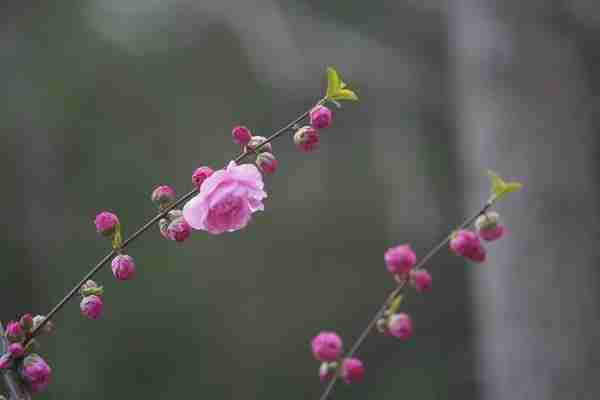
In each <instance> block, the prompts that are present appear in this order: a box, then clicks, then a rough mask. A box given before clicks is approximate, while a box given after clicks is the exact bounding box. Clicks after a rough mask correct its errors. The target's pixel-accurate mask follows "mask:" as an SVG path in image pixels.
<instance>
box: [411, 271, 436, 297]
mask: <svg viewBox="0 0 600 400" xmlns="http://www.w3.org/2000/svg"><path fill="white" fill-rule="evenodd" d="M431 281H432V279H431V275H430V274H429V272H427V271H426V270H424V269H419V270H416V271H414V270H413V271H410V283H411V284H412V285H413V286H414V288H415V290H416V291H417V292H419V293H423V292H427V291H429V290H431Z"/></svg>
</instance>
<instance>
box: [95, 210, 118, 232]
mask: <svg viewBox="0 0 600 400" xmlns="http://www.w3.org/2000/svg"><path fill="white" fill-rule="evenodd" d="M94 223H95V224H96V231H98V233H100V234H101V235H104V236H112V235H114V234H115V230H116V229H117V225H118V224H119V218H117V216H116V215H115V214H113V213H111V212H108V211H102V212H101V213H99V214H98V215H96V219H95V220H94Z"/></svg>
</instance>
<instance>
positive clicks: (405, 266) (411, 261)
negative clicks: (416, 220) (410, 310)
mask: <svg viewBox="0 0 600 400" xmlns="http://www.w3.org/2000/svg"><path fill="white" fill-rule="evenodd" d="M383 258H384V260H385V266H386V268H387V270H388V271H389V272H390V273H391V274H393V276H394V278H395V279H396V282H398V283H399V284H403V283H408V284H409V285H410V286H411V287H413V288H414V289H415V290H416V291H417V292H418V293H423V292H427V291H429V290H431V283H432V278H431V275H430V274H429V272H427V270H425V269H423V268H419V269H416V268H414V267H415V264H416V262H417V255H416V254H415V252H414V251H413V250H412V248H411V247H410V245H409V244H403V245H399V246H394V247H391V248H389V249H387V250H386V252H385V253H384V256H383Z"/></svg>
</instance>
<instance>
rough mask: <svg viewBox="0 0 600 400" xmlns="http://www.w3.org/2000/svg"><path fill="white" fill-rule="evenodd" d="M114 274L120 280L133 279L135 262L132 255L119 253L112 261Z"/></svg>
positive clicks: (111, 265)
mask: <svg viewBox="0 0 600 400" xmlns="http://www.w3.org/2000/svg"><path fill="white" fill-rule="evenodd" d="M110 267H111V269H112V272H113V275H114V276H115V278H117V279H118V280H120V281H126V280H128V279H132V278H133V277H134V276H135V263H134V262H133V258H132V257H131V256H128V255H125V254H119V255H117V256H116V257H115V258H113V260H112V262H111V263H110Z"/></svg>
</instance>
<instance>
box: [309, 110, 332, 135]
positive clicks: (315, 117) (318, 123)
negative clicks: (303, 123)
mask: <svg viewBox="0 0 600 400" xmlns="http://www.w3.org/2000/svg"><path fill="white" fill-rule="evenodd" d="M309 117H310V124H311V125H312V126H313V127H314V128H317V129H324V128H328V127H329V126H331V120H332V117H333V115H332V113H331V110H330V109H329V108H327V107H325V106H323V105H320V104H319V105H316V106H314V107H313V108H312V110H310V114H309Z"/></svg>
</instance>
